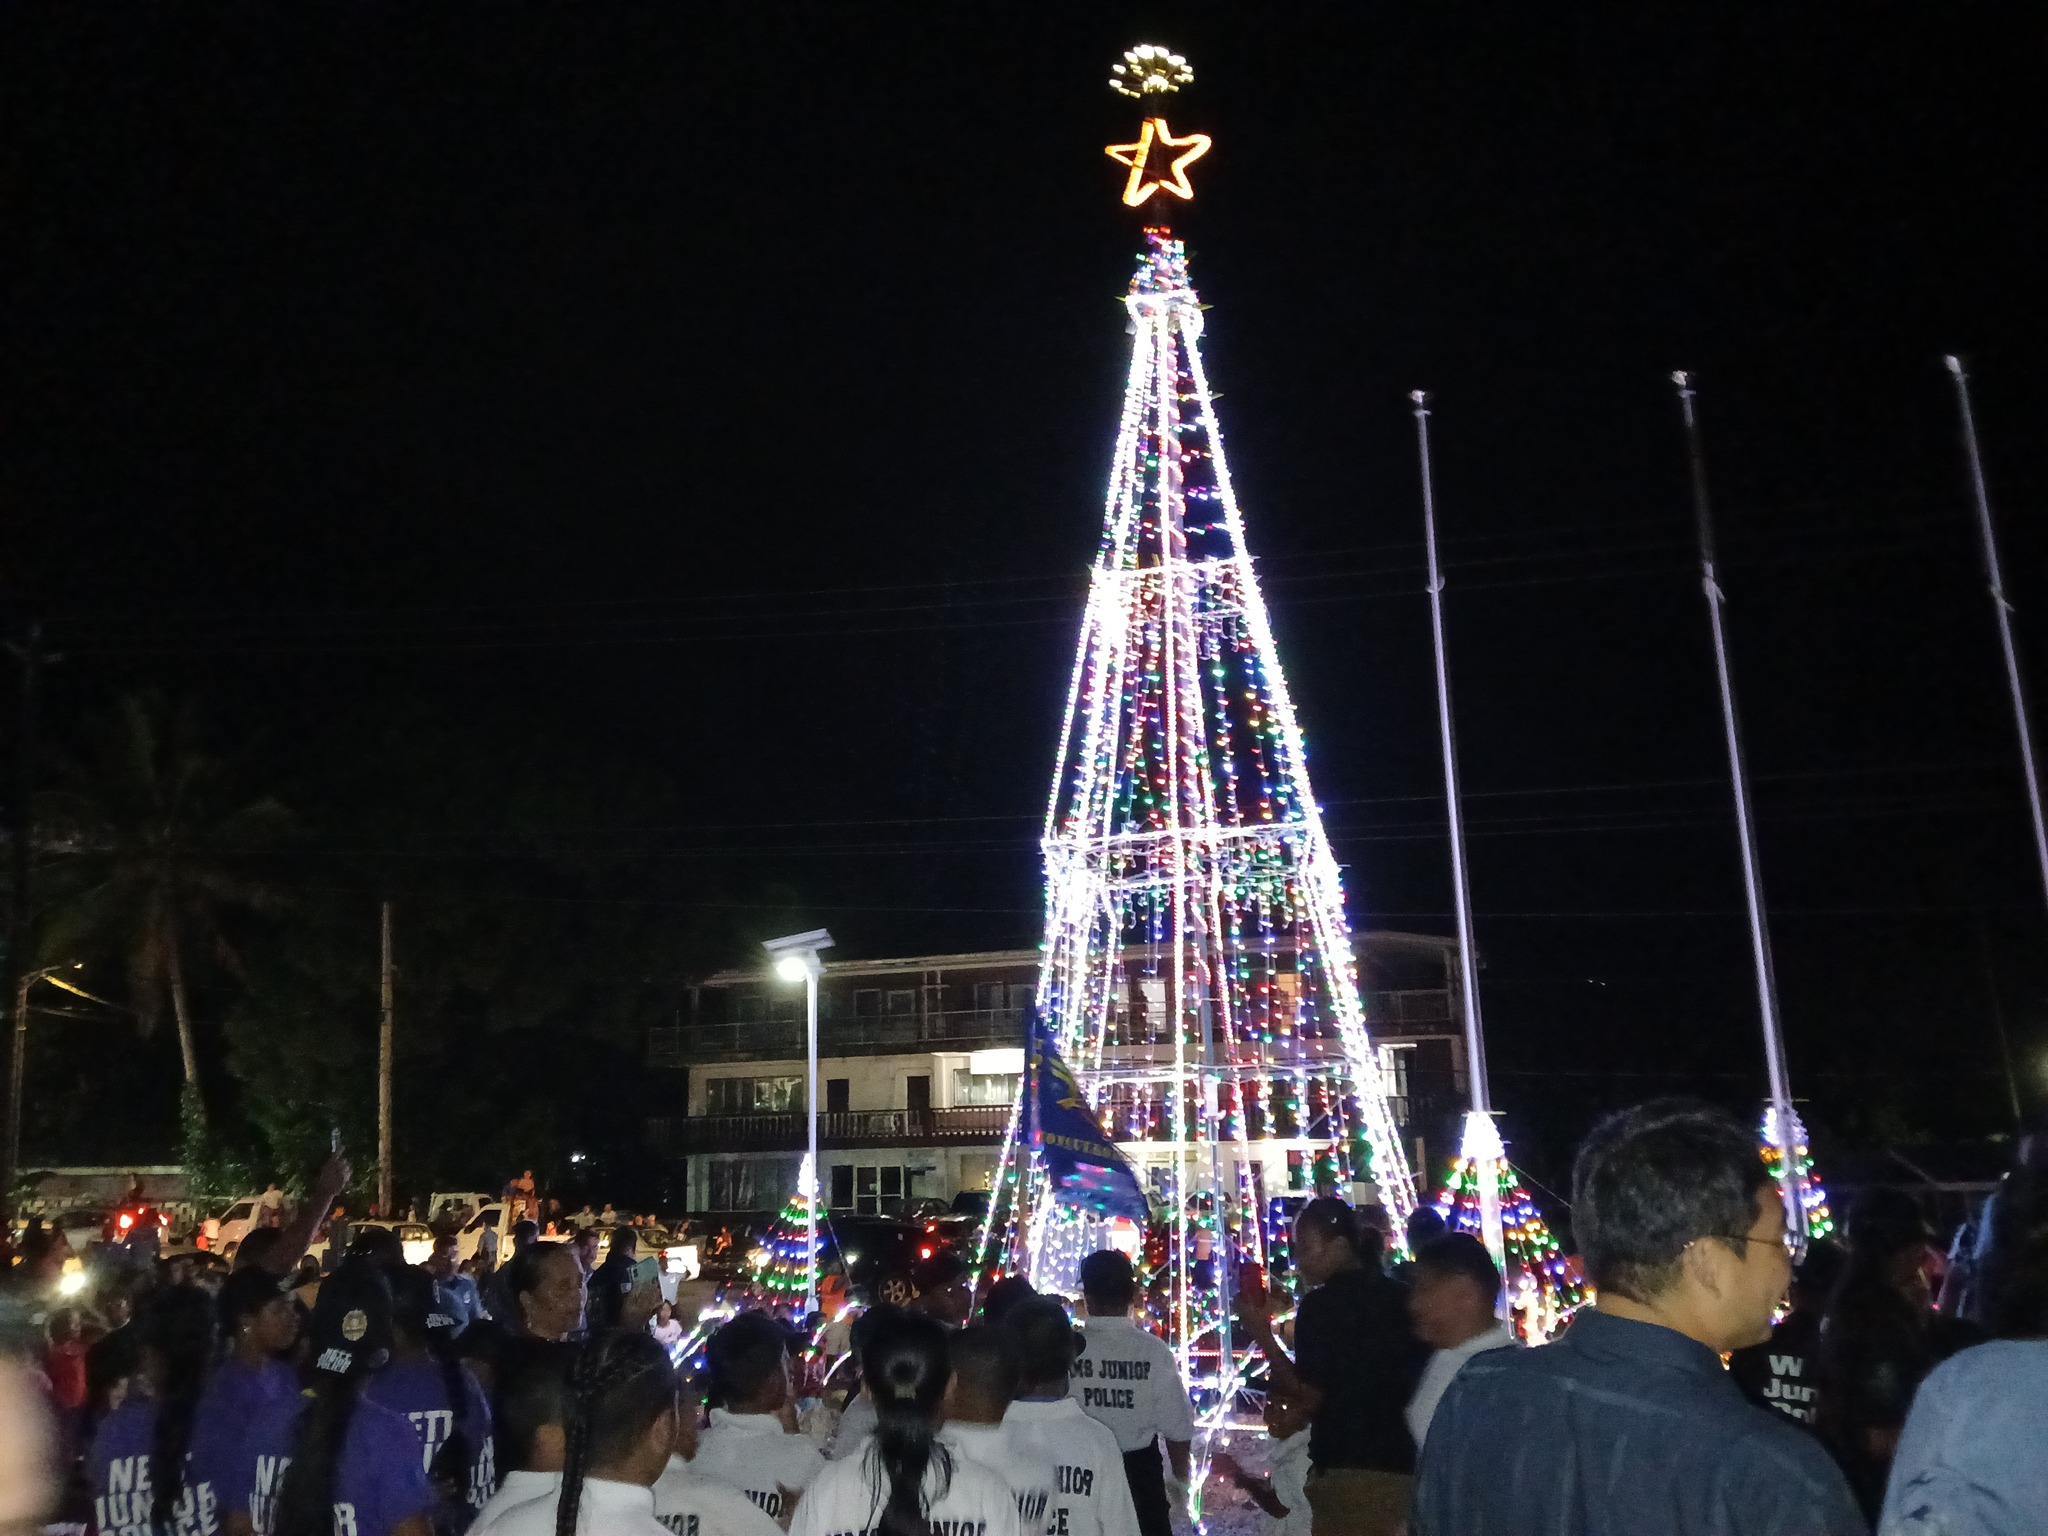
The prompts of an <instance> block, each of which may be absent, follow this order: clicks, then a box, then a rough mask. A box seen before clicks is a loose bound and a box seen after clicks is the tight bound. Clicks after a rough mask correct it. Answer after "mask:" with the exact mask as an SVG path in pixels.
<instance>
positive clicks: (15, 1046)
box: [0, 960, 85, 1222]
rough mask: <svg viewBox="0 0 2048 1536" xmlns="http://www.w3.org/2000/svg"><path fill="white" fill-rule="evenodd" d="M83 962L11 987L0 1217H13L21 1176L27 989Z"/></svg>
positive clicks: (46, 970)
mask: <svg viewBox="0 0 2048 1536" xmlns="http://www.w3.org/2000/svg"><path fill="white" fill-rule="evenodd" d="M84 963H85V962H84V961H82V960H73V961H70V962H69V963H67V964H64V965H46V966H44V967H43V968H42V969H41V970H40V971H28V972H25V973H24V974H23V975H22V978H21V983H20V985H18V986H17V987H16V988H15V989H14V1038H13V1040H12V1041H11V1042H9V1046H8V1056H7V1059H8V1063H9V1070H8V1074H7V1148H6V1153H7V1162H6V1165H5V1166H4V1167H0V1220H5V1221H9V1222H11V1221H12V1220H13V1219H14V1181H15V1180H16V1179H17V1178H19V1177H20V1176H21V1078H22V1069H23V1068H24V1067H26V1066H27V1065H28V989H29V988H30V987H32V986H34V985H35V984H36V983H37V982H39V981H48V980H49V979H50V978H51V977H53V976H56V975H59V974H60V973H62V972H64V971H75V970H78V969H79V968H80V967H81V966H82V965H84ZM72 990H75V989H72Z"/></svg>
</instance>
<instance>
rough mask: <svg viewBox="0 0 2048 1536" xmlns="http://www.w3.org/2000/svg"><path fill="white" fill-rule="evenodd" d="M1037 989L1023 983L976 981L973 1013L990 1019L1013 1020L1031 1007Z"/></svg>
mask: <svg viewBox="0 0 2048 1536" xmlns="http://www.w3.org/2000/svg"><path fill="white" fill-rule="evenodd" d="M1037 993H1038V989H1037V988H1036V987H1034V986H1032V985H1031V983H1029V982H1023V981H1011V982H1001V981H977V982H976V983H975V984H974V1011H975V1012H976V1013H982V1014H987V1015H989V1016H991V1017H1008V1018H1015V1017H1018V1016H1021V1015H1022V1014H1023V1013H1024V1011H1025V1010H1026V1009H1028V1008H1029V1007H1030V1006H1031V1000H1032V998H1034V997H1035V996H1037Z"/></svg>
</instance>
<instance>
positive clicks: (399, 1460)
mask: <svg viewBox="0 0 2048 1536" xmlns="http://www.w3.org/2000/svg"><path fill="white" fill-rule="evenodd" d="M307 1335H308V1339H307V1342H308V1346H309V1350H308V1355H307V1360H306V1369H305V1375H304V1390H303V1391H301V1392H299V1393H298V1394H297V1395H295V1396H293V1397H290V1398H286V1399H283V1400H281V1401H275V1402H272V1403H267V1404H265V1405H264V1406H263V1407H262V1408H261V1409H259V1410H258V1412H257V1414H256V1416H255V1418H254V1419H253V1420H252V1421H251V1423H250V1426H249V1433H248V1437H247V1439H246V1440H245V1442H244V1444H243V1447H242V1451H241V1454H240V1456H239V1457H238V1458H237V1461H236V1467H235V1474H236V1475H235V1480H234V1483H233V1485H232V1487H231V1488H230V1490H229V1492H230V1498H229V1499H228V1500H224V1501H223V1507H224V1509H225V1510H226V1512H227V1519H226V1520H225V1521H224V1522H223V1523H224V1524H225V1525H226V1526H227V1529H228V1536H433V1523H432V1518H431V1517H432V1514H433V1508H434V1500H433V1495H432V1494H431V1493H430V1492H429V1490H428V1488H427V1478H426V1474H425V1472H424V1471H422V1470H421V1467H420V1447H419V1440H418V1438H417V1437H416V1436H414V1434H413V1431H412V1425H410V1424H409V1423H407V1422H406V1421H405V1420H404V1419H402V1418H399V1417H398V1416H397V1415H396V1414H394V1413H392V1412H391V1411H390V1410H389V1409H385V1408H380V1407H378V1406H377V1405H376V1404H375V1403H368V1402H364V1401H363V1390H364V1388H365V1387H366V1386H367V1385H368V1384H369V1382H370V1381H371V1379H372V1378H373V1377H374V1376H375V1374H376V1373H377V1372H378V1371H379V1370H381V1369H383V1367H384V1364H385V1362H386V1361H387V1360H388V1359H389V1358H390V1353H391V1285H390V1282H389V1281H387V1280H386V1279H385V1278H384V1276H383V1274H382V1273H381V1272H379V1270H378V1269H377V1268H376V1266H375V1265H374V1264H372V1263H371V1262H370V1261H369V1260H367V1259H364V1258H360V1257H355V1256H351V1257H349V1258H346V1259H343V1260H342V1262H341V1264H340V1266H339V1267H338V1268H337V1269H336V1270H335V1271H334V1273H333V1274H331V1275H329V1276H328V1277H327V1279H326V1280H324V1281H322V1282H321V1285H320V1296H319V1299H318V1300H317V1301H316V1302H315V1303H314V1306H313V1318H312V1322H311V1323H310V1324H309V1325H308V1328H307Z"/></svg>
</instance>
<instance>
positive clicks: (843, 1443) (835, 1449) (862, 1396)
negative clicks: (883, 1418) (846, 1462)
mask: <svg viewBox="0 0 2048 1536" xmlns="http://www.w3.org/2000/svg"><path fill="white" fill-rule="evenodd" d="M879 1422H880V1421H879V1420H878V1419H877V1418H876V1416H875V1400H874V1399H873V1398H871V1397H869V1396H868V1395H867V1393H866V1392H856V1393H854V1395H853V1396H852V1397H850V1398H849V1399H847V1403H846V1411H845V1412H844V1413H842V1414H840V1415H839V1427H838V1428H837V1429H835V1430H834V1431H833V1432H832V1450H831V1456H832V1459H833V1460H834V1461H837V1460H839V1458H840V1457H842V1456H851V1455H852V1454H853V1453H854V1452H855V1451H857V1450H859V1449H860V1448H861V1447H862V1446H863V1445H865V1444H867V1440H868V1436H870V1435H872V1434H873V1433H874V1432H875V1425H876V1424H877V1423H879Z"/></svg>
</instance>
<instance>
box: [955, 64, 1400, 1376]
mask: <svg viewBox="0 0 2048 1536" xmlns="http://www.w3.org/2000/svg"><path fill="white" fill-rule="evenodd" d="M1189 78H1191V75H1190V72H1189V71H1188V69H1187V66H1186V61H1185V60H1183V59H1180V58H1178V56H1176V55H1172V54H1169V53H1167V52H1166V50H1164V49H1151V50H1134V51H1133V52H1132V53H1131V54H1127V55H1126V56H1125V64H1124V66H1121V67H1120V70H1119V75H1118V79H1117V81H1115V82H1113V83H1114V84H1116V86H1117V88H1118V89H1119V90H1122V91H1124V93H1125V94H1127V95H1132V96H1137V97H1140V98H1141V99H1144V100H1146V101H1147V103H1148V107H1149V106H1150V105H1151V104H1152V103H1153V102H1154V101H1155V99H1156V98H1160V97H1163V96H1164V95H1165V94H1167V93H1168V92H1170V91H1171V90H1172V89H1174V88H1175V87H1176V86H1178V85H1180V84H1185V83H1186V81H1187V80H1188V79H1189ZM1208 147H1209V140H1208V139H1207V138H1206V137H1205V136H1203V135H1200V134H1180V135H1176V134H1175V133H1173V132H1172V131H1171V129H1169V127H1168V126H1167V123H1166V120H1165V119H1164V118H1163V117H1162V116H1158V115H1148V116H1147V117H1146V118H1145V120H1144V122H1143V126H1142V130H1141V132H1140V134H1139V137H1138V139H1137V140H1136V141H1135V142H1133V143H1130V144H1120V145H1113V146H1111V147H1110V150H1109V153H1110V155H1111V156H1112V157H1113V158H1115V159H1116V160H1118V161H1119V163H1121V164H1123V165H1125V166H1128V167H1129V177H1128V179H1127V181H1126V185H1125V189H1124V201H1125V202H1126V203H1127V204H1129V205H1131V206H1133V207H1138V206H1143V205H1145V204H1146V203H1148V202H1150V201H1151V200H1152V199H1153V198H1154V196H1155V195H1158V194H1163V196H1161V197H1160V201H1161V202H1164V201H1166V200H1167V199H1168V198H1175V197H1178V198H1186V197H1189V196H1191V195H1192V191H1191V188H1190V187H1189V184H1188V181H1187V168H1188V166H1189V165H1190V164H1191V163H1192V162H1194V161H1195V160H1196V159H1198V158H1199V157H1200V156H1201V155H1202V154H1203V153H1204V152H1205V151H1206V150H1207V149H1208ZM1155 206H1156V205H1155ZM1125 307H1126V310H1127V313H1128V316H1129V322H1130V323H1129V330H1130V332H1131V335H1132V347H1131V363H1130V373H1129V378H1128V383H1127V386H1126V390H1125V394H1124V401H1123V409H1122V415H1121V424H1120V427H1119V430H1118V436H1117V442H1116V448H1115V454H1114V459H1113V463H1112V467H1111V471H1110V478H1109V492H1108V498H1107V504H1106V507H1105V516H1104V526H1103V533H1102V540H1101V543H1100V546H1099V547H1098V550H1097V553H1096V559H1095V564H1094V568H1093V570H1092V571H1091V573H1090V584H1089V592H1088V599H1087V605H1086V608H1085V611H1084V613H1083V616H1082V621H1081V635H1080V645H1079V651H1078V654H1077V656H1076V658H1075V663H1074V670H1073V675H1072V682H1071V685H1070V688H1069V691H1068V703H1067V711H1066V721H1065V724H1064V726H1063V727H1062V730H1061V734H1060V741H1059V751H1058V756H1057V760H1056V766H1055V770H1054V777H1053V785H1052V795H1051V802H1050V804H1049V806H1048V808H1047V811H1046V820H1045V828H1044V857H1045V872H1046V928H1045V943H1044V962H1043V968H1042V971H1041V973H1040V980H1039V992H1038V1006H1039V1009H1040V1011H1041V1013H1042V1014H1043V1015H1044V1017H1045V1018H1046V1020H1047V1021H1048V1023H1049V1025H1050V1027H1051V1028H1052V1030H1053V1032H1054V1035H1055V1038H1056V1040H1057V1044H1058V1048H1059V1050H1060V1052H1061V1054H1062V1055H1063V1056H1064V1058H1065V1060H1066V1062H1067V1063H1068V1064H1069V1065H1070V1066H1071V1068H1072V1069H1073V1073H1074V1076H1075V1078H1076V1080H1077V1082H1078V1084H1079V1086H1080V1089H1081V1091H1082V1092H1083V1093H1084V1094H1085V1095H1086V1096H1087V1098H1088V1100H1089V1102H1090V1104H1091V1105H1092V1107H1093V1108H1094V1109H1095V1111H1096V1113H1097V1114H1098V1115H1099V1117H1100V1122H1101V1125H1102V1128H1103V1130H1104V1132H1105V1133H1106V1134H1107V1136H1108V1137H1109V1138H1110V1139H1111V1140H1113V1141H1115V1142H1116V1143H1117V1144H1118V1146H1119V1147H1120V1148H1121V1149H1122V1150H1123V1152H1124V1153H1125V1155H1126V1156H1127V1157H1128V1158H1129V1159H1130V1160H1131V1162H1132V1163H1133V1164H1134V1165H1136V1167H1137V1169H1138V1171H1139V1173H1140V1176H1141V1177H1142V1178H1143V1179H1144V1180H1145V1181H1146V1183H1147V1186H1148V1190H1149V1194H1150V1197H1151V1200H1152V1204H1153V1213H1154V1222H1153V1227H1154V1232H1155V1234H1156V1235H1157V1237H1158V1238H1160V1239H1162V1241H1159V1242H1158V1243H1157V1245H1156V1249H1157V1251H1158V1252H1160V1254H1161V1257H1162V1260H1163V1263H1162V1266H1161V1272H1160V1277H1159V1278H1160V1284H1159V1286H1158V1287H1157V1289H1156V1290H1155V1292H1154V1298H1155V1299H1154V1306H1155V1309H1156V1311H1155V1315H1156V1317H1157V1320H1158V1323H1159V1326H1160V1328H1161V1331H1162V1332H1163V1333H1164V1334H1165V1336H1166V1337H1167V1339H1168V1340H1169V1342H1171V1343H1172V1344H1173V1345H1174V1346H1175V1347H1176V1349H1177V1350H1178V1352H1179V1354H1180V1357H1181V1361H1182V1366H1183V1370H1184V1372H1185V1373H1186V1375H1187V1376H1188V1378H1189V1380H1190V1382H1191V1383H1193V1384H1195V1385H1196V1387H1197V1388H1198V1397H1199V1399H1200V1400H1201V1401H1202V1403H1203V1404H1204V1405H1205V1407H1206V1408H1208V1409H1209V1410H1210V1411H1212V1412H1220V1411H1221V1410H1222V1408H1223V1407H1226V1406H1227V1405H1228V1403H1229V1401H1230V1400H1231V1398H1232V1397H1233V1396H1234V1394H1235V1390H1236V1386H1237V1385H1238V1383H1239V1381H1240V1379H1241V1378H1240V1375H1239V1373H1240V1370H1241V1366H1242V1363H1243V1361H1242V1350H1241V1346H1240V1345H1239V1344H1238V1343H1236V1342H1235V1341H1233V1340H1232V1339H1231V1338H1230V1326H1229V1322H1228V1318H1229V1313H1230V1295H1229V1288H1230V1286H1231V1284H1232V1283H1233V1266H1232V1258H1233V1256H1235V1257H1237V1258H1239V1259H1247V1260H1250V1261H1253V1262H1260V1261H1262V1260H1263V1258H1264V1242H1263V1237H1262V1233H1261V1226H1262V1223H1261V1221H1260V1220H1259V1212H1260V1211H1261V1210H1262V1208H1263V1207H1264V1206H1265V1205H1266V1203H1267V1202H1268V1201H1269V1200H1270V1199H1271V1198H1272V1197H1273V1196H1274V1195H1276V1194H1282V1193H1285V1192H1287V1191H1288V1190H1290V1189H1294V1190H1298V1191H1299V1192H1301V1193H1304V1194H1305V1193H1308V1192H1310V1187H1311V1178H1312V1170H1314V1169H1315V1168H1316V1167H1317V1165H1318V1161H1319V1160H1320V1161H1321V1162H1322V1164H1323V1166H1324V1167H1326V1168H1327V1169H1328V1170H1329V1171H1330V1175H1331V1182H1332V1183H1334V1185H1335V1186H1336V1187H1337V1188H1338V1189H1339V1191H1340V1192H1342V1193H1344V1194H1346V1195H1347V1196H1364V1197H1368V1198H1374V1197H1376V1198H1378V1199H1379V1200H1381V1201H1383V1202H1384V1203H1385V1204H1386V1205H1387V1206H1388V1207H1389V1208H1390V1209H1391V1210H1392V1211H1393V1212H1394V1213H1395V1215H1396V1217H1397V1218H1398V1217H1405V1216H1406V1214H1407V1213H1408V1212H1409V1211H1411V1210H1412V1209H1413V1208H1414V1205H1415V1187H1414V1182H1413V1179H1412V1177H1411V1175H1410V1173H1409V1170H1408V1166H1407V1163H1406V1161H1405V1159H1404V1157H1403V1154H1402V1150H1401V1146H1400V1142H1399V1138H1398V1136H1397V1134H1396V1130H1395V1125H1394V1120H1393V1116H1392V1114H1391V1112H1390V1110H1389V1108H1388V1102H1387V1092H1386V1088H1387V1083H1388V1082H1389V1081H1390V1079H1391V1070H1390V1064H1389V1063H1388V1062H1387V1061H1386V1060H1385V1059H1384V1057H1383V1055H1382V1053H1381V1052H1380V1051H1379V1050H1378V1049H1377V1048H1376V1047H1375V1046H1374V1045H1373V1043H1372V1040H1371V1038H1370V1037H1369V1035H1368V1033H1367V1029H1366V1020H1365V1015H1364V1010H1363V1008H1362V1007H1361V1004H1360V1000H1359V993H1358V983H1357V976H1356V968H1355V965H1354V962H1353V958H1352V953H1351V940H1350V932H1349V927H1348V924H1347V922H1346V919H1345V915H1344V897H1343V890H1342V886H1341V884H1340V881H1339V877H1338V870H1337V862H1336V859H1335V858H1334V857H1333V855H1332V853H1331V850H1330V844H1329V840H1328V838H1327V837H1326V835H1325V833H1324V830H1323V824H1322V818H1321V814H1320V812H1319V810H1318V807H1317V805H1316V802H1315V798H1314V795H1313V793H1312V792H1311V790H1310V787H1309V781H1308V768H1307V759H1306V752H1305V749H1304V746H1303V741H1302V733H1301V729H1300V726H1299V724H1298V723H1297V721H1296V717H1295V710H1294V702H1293V699H1292V698H1291V696H1290V695H1289V692H1288V688H1287V683H1286V679H1285V677H1284V676H1283V675H1282V672H1281V669H1280V660H1279V655H1278V653H1277V651H1276V649H1275V647H1274V643H1273V633H1272V627H1271V624H1270V622H1269V620H1268V617H1267V612H1266V605H1265V600H1264V598H1263V597H1262V596H1261V594H1260V591H1259V586H1258V582H1257V579H1256V576H1255V573H1254V570H1253V564H1252V558H1251V554H1250V551H1249V549H1248V547H1247V544H1246V540H1245V532H1244V523H1243V519H1242V517H1241V515H1240V512H1239V508H1238V504H1237V498H1236V494H1235V492H1234V490H1233V488H1232V485H1231V480H1230V474H1229V470H1228V467H1227V465H1226V462H1225V459H1224V454H1223V442H1222V437H1221V434H1220V432H1219V430H1218V425H1217V420H1216V413H1215V408H1214V403H1213V398H1212V395H1211V391H1210V387H1209V381H1208V378H1207V375H1206V374H1205V372H1204V369H1203V365H1202V356H1201V351H1200V347H1199V340H1200V337H1201V334H1202V328H1203V312H1202V306H1201V303H1200V301H1199V300H1198V299H1197V297H1196V294H1195V290H1194V288H1193V286H1192V285H1191V283H1190V281H1189V277H1188V266H1187V253H1186V250H1185V249H1184V247H1183V245H1182V242H1181V241H1180V240H1178V239H1176V238H1174V235H1173V233H1172V231H1171V230H1170V229H1168V228H1166V227H1165V226H1164V225H1163V224H1158V223H1155V224H1154V225H1152V226H1151V227H1149V228H1147V229H1146V230H1145V231H1144V249H1143V250H1142V252H1141V253H1140V255H1139V257H1138V263H1137V271H1136V273H1135V275H1134V276H1133V277H1132V279H1131V283H1130V287H1129V291H1128V293H1127V295H1126V298H1125ZM1027 1160H1028V1154H1020V1153H1019V1151H1018V1149H1017V1147H1016V1142H1015V1138H1013V1140H1012V1149H1011V1152H1010V1154H1009V1155H1008V1157H1007V1158H1006V1163H1005V1166H1004V1168H1003V1170H1002V1175H1001V1180H1000V1181H999V1186H998V1188H999V1193H1000V1194H1002V1195H1003V1196H1005V1197H1006V1198H1004V1199H1003V1201H1002V1207H1003V1211H1004V1215H1000V1216H998V1217H997V1218H996V1221H995V1223H994V1226H993V1230H992V1233H991V1237H992V1239H994V1241H992V1242H991V1245H990V1246H991V1253H990V1259H991V1262H992V1264H994V1265H999V1266H1000V1267H1002V1268H1005V1269H1010V1270H1022V1271H1024V1272H1026V1273H1028V1274H1029V1275H1030V1276H1031V1277H1032V1279H1033V1280H1034V1282H1036V1283H1039V1284H1041V1285H1052V1286H1055V1287H1059V1288H1070V1287H1071V1284H1072V1278H1071V1277H1072V1271H1073V1265H1074V1264H1075V1263H1076V1262H1077V1261H1078V1259H1079V1258H1080V1257H1081V1256H1082V1255H1084V1254H1086V1253H1087V1252H1090V1251H1092V1250H1093V1249H1095V1248H1097V1247H1100V1246H1103V1245H1104V1243H1105V1242H1106V1241H1107V1240H1108V1239H1109V1237H1110V1236H1111V1235H1112V1234H1110V1233H1109V1232H1107V1231H1106V1230H1105V1226H1106V1224H1105V1223H1104V1222H1102V1221H1100V1220H1097V1219H1095V1218H1092V1217H1090V1216H1088V1215H1087V1214H1085V1213H1082V1212H1077V1211H1075V1210H1074V1209H1072V1208H1071V1207H1069V1206H1065V1205H1061V1204H1058V1203H1056V1202H1055V1201H1053V1200H1052V1199H1050V1198H1048V1194H1049V1192H1048V1191H1046V1190H1045V1189H1044V1188H1043V1187H1042V1185H1043V1180H1042V1179H1036V1180H1035V1179H1034V1175H1033V1174H1032V1173H1031V1171H1030V1170H1029V1169H1027V1168H1025V1167H1023V1164H1024V1163H1025V1162H1026V1161H1027ZM1124 1235H1125V1236H1126V1237H1128V1236H1129V1234H1128V1232H1126V1233H1125V1234H1124ZM1004 1237H1007V1242H1006V1243H1005V1244H1004V1246H1005V1247H1006V1248H1007V1253H1006V1254H1002V1255H998V1254H996V1253H995V1252H994V1251H993V1250H994V1248H995V1246H996V1242H997V1241H1001V1240H1002V1239H1003V1238H1004Z"/></svg>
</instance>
